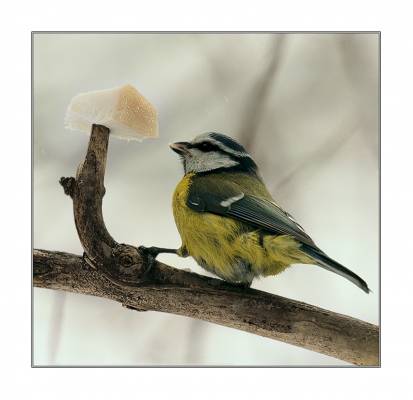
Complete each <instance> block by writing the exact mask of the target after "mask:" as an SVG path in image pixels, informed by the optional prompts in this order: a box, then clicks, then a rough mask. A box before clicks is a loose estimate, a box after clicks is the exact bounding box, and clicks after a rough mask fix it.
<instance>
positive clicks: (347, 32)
mask: <svg viewBox="0 0 413 400" xmlns="http://www.w3.org/2000/svg"><path fill="white" fill-rule="evenodd" d="M31 33H32V34H92V35H93V34H106V33H108V34H149V35H150V34H178V35H180V34H200V35H202V34H207V35H208V34H237V35H238V34H264V35H265V34H317V35H320V34H327V35H331V34H352V35H354V34H360V35H365V34H380V33H381V31H380V30H377V31H370V30H367V31H362V30H361V31H179V30H177V31H53V30H50V31H48V30H45V31H31Z"/></svg>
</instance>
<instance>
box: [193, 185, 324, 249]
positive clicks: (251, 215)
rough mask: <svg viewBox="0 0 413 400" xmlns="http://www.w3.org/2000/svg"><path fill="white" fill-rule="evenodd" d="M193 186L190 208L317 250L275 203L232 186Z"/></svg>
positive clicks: (301, 230)
mask: <svg viewBox="0 0 413 400" xmlns="http://www.w3.org/2000/svg"><path fill="white" fill-rule="evenodd" d="M202 183H203V182H200V183H198V184H197V183H196V182H194V183H193V184H192V185H191V188H190V191H189V194H188V199H187V206H188V207H189V208H191V209H192V210H194V211H198V212H210V213H213V214H218V215H223V216H226V217H230V218H234V219H237V220H239V221H243V222H246V223H248V224H250V225H252V226H254V227H256V228H259V229H263V230H265V231H267V232H269V233H272V234H276V235H290V236H292V237H293V238H295V239H296V240H298V241H299V242H301V243H305V244H307V245H308V246H310V247H313V248H314V249H317V250H319V249H318V247H317V246H316V245H315V244H314V242H313V240H312V239H311V238H310V237H309V236H308V235H307V234H306V233H305V232H304V229H303V228H302V227H301V226H300V225H299V224H298V223H297V222H296V221H295V220H294V219H293V218H292V216H291V215H290V214H288V213H287V212H285V211H284V210H283V209H282V208H281V207H279V206H278V205H277V204H275V203H274V202H272V201H270V200H267V199H264V198H260V197H257V196H254V195H251V194H246V193H245V192H244V191H243V190H242V188H240V187H239V186H238V185H237V184H235V183H233V182H223V181H221V182H220V185H219V186H218V185H214V186H212V185H210V184H209V185H204V184H202Z"/></svg>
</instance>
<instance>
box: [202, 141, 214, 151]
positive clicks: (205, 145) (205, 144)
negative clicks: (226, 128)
mask: <svg viewBox="0 0 413 400" xmlns="http://www.w3.org/2000/svg"><path fill="white" fill-rule="evenodd" d="M199 149H200V150H202V151H213V150H215V149H216V147H215V146H214V145H213V144H211V143H208V142H203V143H201V144H200V145H199Z"/></svg>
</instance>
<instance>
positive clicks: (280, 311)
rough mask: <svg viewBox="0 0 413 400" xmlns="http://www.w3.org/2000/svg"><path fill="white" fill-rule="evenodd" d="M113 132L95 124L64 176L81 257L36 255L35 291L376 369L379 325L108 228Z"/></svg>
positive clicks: (65, 254) (64, 254)
mask: <svg viewBox="0 0 413 400" xmlns="http://www.w3.org/2000/svg"><path fill="white" fill-rule="evenodd" d="M108 140H109V129H108V128H106V127H104V126H99V125H93V127H92V132H91V136H90V141H89V146H88V150H87V154H86V158H85V161H84V162H83V163H81V164H80V166H79V168H78V171H77V176H76V179H75V178H62V179H61V180H60V183H61V184H62V186H63V188H64V191H65V193H66V194H68V195H70V196H71V198H72V199H73V210H74V216H75V224H76V228H77V231H78V234H79V239H80V241H81V243H82V245H83V248H84V250H85V254H84V255H83V257H80V256H77V255H74V254H69V253H63V252H52V251H47V250H34V253H33V283H34V286H36V287H41V288H49V289H57V290H65V291H69V292H75V293H82V294H89V295H93V296H98V297H103V298H107V299H111V300H114V301H117V302H119V303H121V304H122V305H123V306H125V307H128V308H132V309H135V310H138V311H145V310H152V311H161V312H167V313H173V314H178V315H184V316H187V317H192V318H197V319H200V320H204V321H209V322H213V323H216V324H219V325H223V326H227V327H231V328H236V329H240V330H243V331H246V332H250V333H254V334H257V335H260V336H264V337H268V338H271V339H276V340H280V341H283V342H286V343H290V344H293V345H296V346H300V347H304V348H306V349H310V350H313V351H317V352H319V353H322V354H326V355H329V356H332V357H336V358H339V359H341V360H344V361H347V362H350V363H353V364H357V365H378V363H379V356H378V348H379V332H378V327H377V326H375V325H372V324H369V323H367V322H363V321H360V320H357V319H354V318H351V317H348V316H344V315H341V314H337V313H334V312H331V311H327V310H323V309H320V308H317V307H314V306H311V305H308V304H305V303H301V302H298V301H295V300H290V299H286V298H283V297H280V296H275V295H272V294H269V293H265V292H261V291H258V290H254V289H243V288H239V287H236V286H233V285H231V284H229V283H226V282H224V281H221V280H218V279H214V278H208V277H205V276H201V275H198V274H195V273H189V272H185V271H183V270H179V269H176V268H172V267H170V266H168V265H165V264H162V263H160V262H156V261H155V262H152V260H150V259H149V258H148V256H147V255H145V254H144V253H141V252H140V250H139V249H138V248H136V247H134V246H131V245H127V244H119V243H117V242H116V241H115V240H114V239H113V238H112V237H111V236H110V234H109V233H108V231H107V230H106V227H105V224H104V221H103V215H102V198H103V196H104V193H105V189H104V186H103V182H104V174H105V164H106V155H107V148H108Z"/></svg>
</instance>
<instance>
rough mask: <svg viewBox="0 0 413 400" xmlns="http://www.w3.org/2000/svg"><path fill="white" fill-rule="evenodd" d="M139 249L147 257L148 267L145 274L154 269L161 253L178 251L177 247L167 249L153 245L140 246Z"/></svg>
mask: <svg viewBox="0 0 413 400" xmlns="http://www.w3.org/2000/svg"><path fill="white" fill-rule="evenodd" d="M138 250H139V251H140V253H141V254H142V255H143V256H144V257H145V258H146V265H147V267H148V268H147V270H146V272H145V275H146V274H147V273H148V272H149V271H150V270H151V269H152V267H153V266H154V264H155V261H156V257H158V255H159V254H160V253H172V254H176V253H177V250H175V249H165V248H163V247H154V246H152V247H145V246H139V247H138Z"/></svg>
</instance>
